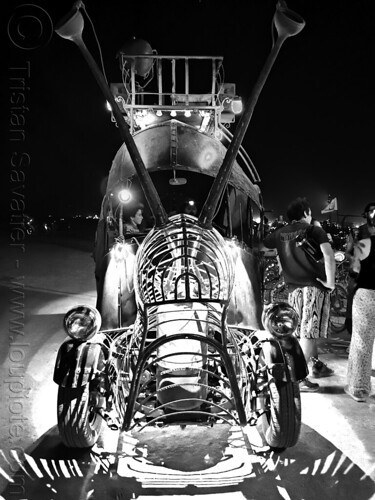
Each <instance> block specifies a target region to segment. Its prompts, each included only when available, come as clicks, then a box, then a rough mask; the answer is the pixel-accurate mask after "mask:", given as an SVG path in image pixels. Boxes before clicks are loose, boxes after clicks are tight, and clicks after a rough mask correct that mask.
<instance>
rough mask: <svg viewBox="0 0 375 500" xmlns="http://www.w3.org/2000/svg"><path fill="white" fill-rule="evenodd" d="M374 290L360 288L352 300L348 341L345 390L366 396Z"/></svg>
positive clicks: (374, 328) (373, 334)
mask: <svg viewBox="0 0 375 500" xmlns="http://www.w3.org/2000/svg"><path fill="white" fill-rule="evenodd" d="M374 309H375V291H374V290H365V289H363V288H360V289H359V290H357V292H356V293H355V295H354V300H353V333H352V339H351V343H350V350H349V358H348V370H347V382H348V386H347V391H346V392H348V393H349V395H351V396H352V397H353V396H359V397H360V399H361V400H363V398H366V397H367V396H368V395H369V393H370V390H371V364H372V351H373V345H374V337H375V315H374Z"/></svg>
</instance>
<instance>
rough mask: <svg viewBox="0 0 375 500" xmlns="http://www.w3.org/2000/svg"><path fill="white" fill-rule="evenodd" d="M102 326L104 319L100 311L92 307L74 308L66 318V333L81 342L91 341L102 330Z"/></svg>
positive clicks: (81, 306)
mask: <svg viewBox="0 0 375 500" xmlns="http://www.w3.org/2000/svg"><path fill="white" fill-rule="evenodd" d="M101 324H102V318H101V316H100V313H99V311H98V310H97V309H95V307H91V306H86V305H80V306H76V307H73V308H72V309H70V310H69V311H68V312H67V313H66V314H65V316H64V328H65V331H66V333H67V334H68V335H69V337H71V338H72V339H74V340H78V341H80V342H85V341H87V340H89V339H91V338H92V337H93V336H94V335H95V334H96V333H97V332H98V331H99V330H100V327H101Z"/></svg>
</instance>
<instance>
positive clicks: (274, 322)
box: [262, 302, 299, 337]
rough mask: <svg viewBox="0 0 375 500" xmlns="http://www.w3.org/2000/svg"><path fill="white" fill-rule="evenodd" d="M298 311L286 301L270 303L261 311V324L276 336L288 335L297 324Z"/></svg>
mask: <svg viewBox="0 0 375 500" xmlns="http://www.w3.org/2000/svg"><path fill="white" fill-rule="evenodd" d="M298 319H299V318H298V313H297V311H296V310H295V309H293V307H292V306H291V305H289V304H288V303H287V302H278V303H275V304H270V305H269V306H268V307H267V308H266V309H265V310H264V312H263V317H262V321H263V326H264V328H266V329H267V330H268V331H269V332H270V333H272V335H275V336H276V337H288V336H290V335H292V333H293V332H294V331H295V330H296V328H297V326H298Z"/></svg>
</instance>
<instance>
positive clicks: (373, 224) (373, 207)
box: [345, 202, 375, 335]
mask: <svg viewBox="0 0 375 500" xmlns="http://www.w3.org/2000/svg"><path fill="white" fill-rule="evenodd" d="M362 215H363V217H364V218H365V219H366V222H365V223H364V224H362V225H361V226H359V228H358V230H357V231H356V232H355V234H353V233H354V232H353V231H351V232H350V233H349V235H348V238H347V243H346V248H345V256H346V258H347V259H348V261H349V268H350V271H349V283H348V296H347V306H346V319H345V326H346V329H347V330H348V332H349V334H350V335H351V334H352V307H353V297H354V293H355V291H356V289H357V273H355V272H353V254H354V245H355V244H356V242H358V241H360V240H363V239H364V238H370V237H371V236H374V235H375V202H372V203H367V205H366V206H365V208H364V210H363V214H362Z"/></svg>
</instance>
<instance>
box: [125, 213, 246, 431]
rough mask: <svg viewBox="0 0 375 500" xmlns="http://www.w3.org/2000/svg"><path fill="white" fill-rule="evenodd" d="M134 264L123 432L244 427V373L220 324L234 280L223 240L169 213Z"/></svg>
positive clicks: (234, 344) (235, 345)
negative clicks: (177, 426) (153, 427)
mask: <svg viewBox="0 0 375 500" xmlns="http://www.w3.org/2000/svg"><path fill="white" fill-rule="evenodd" d="M136 269H137V272H136V276H135V290H136V294H137V298H138V317H137V321H136V323H135V329H134V334H133V335H132V338H131V340H130V342H129V344H128V346H127V355H126V356H125V359H124V371H126V372H131V377H130V378H131V387H130V393H129V397H128V401H127V408H126V413H125V419H124V429H129V428H130V427H131V426H132V423H133V425H136V424H143V425H144V426H146V425H149V424H154V423H164V422H168V423H173V422H178V423H181V422H185V423H188V422H190V421H195V422H196V421H200V422H206V423H207V422H208V423H210V424H212V423H213V422H214V421H217V420H221V421H227V422H228V421H231V422H232V421H233V420H235V421H236V422H237V423H242V424H243V423H244V422H245V421H246V419H247V417H246V415H245V409H244V404H243V396H244V390H245V389H244V388H245V387H246V386H247V383H246V381H247V379H248V372H247V368H246V366H245V364H244V362H243V360H242V358H241V353H240V348H239V345H238V343H237V340H238V339H236V336H235V335H233V334H232V332H230V331H229V329H228V328H227V326H226V321H225V318H226V310H227V307H228V303H229V298H230V293H231V290H232V286H233V279H234V274H233V265H232V260H231V257H230V255H229V254H228V251H227V250H226V243H225V240H224V239H223V238H222V237H221V235H220V234H219V233H218V232H217V231H216V230H211V231H207V230H202V228H201V227H200V226H199V224H198V222H197V219H196V218H195V217H192V216H189V215H185V214H182V215H176V216H172V217H170V223H169V224H168V225H167V226H165V227H164V228H161V229H157V230H153V231H152V232H151V233H149V235H148V236H147V237H146V238H145V240H144V242H143V243H142V245H141V247H140V248H139V250H138V252H137V264H136ZM245 392H246V390H245ZM245 399H246V397H245ZM155 402H156V404H155ZM247 406H248V405H247V404H246V403H245V407H247Z"/></svg>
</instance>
